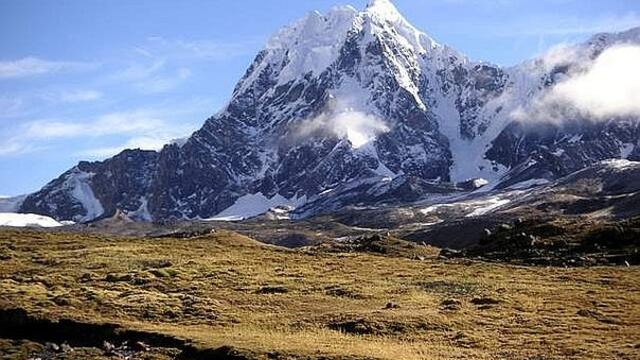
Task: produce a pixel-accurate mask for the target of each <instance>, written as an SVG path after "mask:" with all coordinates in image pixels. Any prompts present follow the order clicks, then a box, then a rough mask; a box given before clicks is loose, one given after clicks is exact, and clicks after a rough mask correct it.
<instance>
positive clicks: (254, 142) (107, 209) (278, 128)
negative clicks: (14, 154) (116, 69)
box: [20, 9, 640, 221]
mask: <svg viewBox="0 0 640 360" xmlns="http://www.w3.org/2000/svg"><path fill="white" fill-rule="evenodd" d="M323 24H334V25H335V26H334V27H335V29H333V28H332V29H330V30H331V31H327V29H324V28H322V26H325V25H323ZM318 27H320V30H317V29H316V28H318ZM314 29H316V30H314ZM340 29H346V30H340ZM334 30H335V32H336V33H341V31H344V36H343V37H336V39H335V40H332V42H331V43H329V44H325V43H322V41H324V40H323V39H324V36H328V34H327V32H329V33H331V32H334ZM314 31H315V33H314ZM300 34H305V36H309V37H310V38H308V39H307V38H300V36H302V35H300ZM308 34H312V35H308ZM313 34H315V35H313ZM329 35H331V36H333V34H329ZM313 36H316V37H317V38H318V39H319V40H318V39H316V38H314V37H313ZM596 40H597V39H596ZM596 40H592V42H593V44H591V45H589V46H592V47H593V48H594V52H596V51H600V52H601V51H602V49H604V48H605V47H606V46H609V45H610V44H611V42H612V40H611V39H610V38H606V39H604V40H602V41H596ZM306 42H312V43H313V42H320V43H321V44H318V47H317V48H321V49H323V51H326V49H327V45H330V46H329V47H331V46H333V47H335V49H332V50H331V51H332V54H333V55H332V56H333V57H332V58H331V61H330V62H328V63H327V64H326V66H323V67H320V68H314V67H313V66H309V65H308V64H309V63H315V62H320V61H324V60H323V57H322V56H320V55H309V54H313V51H310V50H308V49H307V48H304V46H306V45H304V43H306ZM297 47H301V48H297ZM305 56H309V57H310V58H305ZM567 71H568V70H567V68H562V67H558V68H556V69H553V70H552V71H551V73H546V74H544V75H543V76H542V78H541V79H540V87H544V86H550V85H544V84H545V79H547V80H548V79H551V80H553V79H554V78H555V74H556V73H564V72H567ZM514 77H515V76H513V71H510V70H509V71H508V70H505V69H502V68H500V67H497V66H494V65H490V64H486V63H472V62H470V61H469V60H467V59H466V58H465V57H464V56H463V55H461V54H459V53H457V52H455V51H454V50H452V49H450V48H448V47H446V46H441V45H438V44H436V43H435V42H433V40H431V39H430V38H429V37H428V36H426V35H425V34H422V33H419V32H417V31H416V30H415V29H413V28H412V27H410V26H408V23H406V22H405V21H404V20H397V19H395V17H391V18H387V17H386V15H384V14H377V13H371V12H368V11H365V12H361V13H357V12H355V11H354V10H353V9H351V10H349V9H339V10H334V11H332V13H330V14H328V15H327V16H326V17H322V16H320V15H317V14H311V15H309V16H308V17H307V18H305V19H304V20H302V21H301V22H298V23H296V24H294V25H292V26H291V27H289V28H287V29H285V30H284V32H282V33H279V34H278V35H277V36H276V37H275V40H273V41H272V42H270V45H269V46H267V48H266V49H265V50H263V51H261V52H260V53H259V54H258V55H257V56H256V58H255V60H254V62H253V64H252V65H251V66H250V67H249V69H248V70H247V72H246V73H245V75H244V76H243V78H242V79H241V80H240V82H239V83H238V84H237V86H236V88H235V89H234V93H233V96H232V99H231V101H230V102H229V104H228V106H227V107H226V108H225V109H224V110H223V111H221V112H220V113H219V114H217V115H215V116H213V117H211V118H209V119H208V120H207V121H206V122H205V123H204V125H203V127H202V128H201V129H200V130H198V131H197V132H195V133H194V134H193V135H192V136H191V137H190V138H189V139H188V140H187V141H186V142H185V143H184V144H181V145H178V144H169V145H167V146H165V147H164V148H163V149H162V150H161V151H159V152H152V151H141V150H127V151H124V152H123V153H121V154H119V155H117V156H115V157H113V158H111V159H107V160H105V161H102V162H94V163H87V162H82V163H80V164H79V165H78V166H76V167H75V168H73V169H72V170H69V171H68V172H66V173H65V174H63V175H62V176H60V177H59V178H58V179H56V180H53V181H52V182H51V183H49V184H48V185H46V186H45V187H44V188H43V189H42V190H40V191H38V192H37V193H34V194H32V195H30V196H29V197H27V199H26V200H25V201H24V203H23V204H22V206H21V208H20V211H21V212H30V213H38V214H44V215H48V216H51V217H54V218H55V219H58V220H74V221H90V220H93V219H96V218H99V217H103V216H107V217H108V216H112V215H113V214H115V213H116V211H118V210H120V211H122V212H123V213H126V214H128V215H129V216H130V217H132V218H134V219H139V220H152V219H153V220H163V219H197V218H210V217H213V216H214V215H216V214H218V213H220V212H221V211H223V210H224V209H226V208H228V207H229V206H231V205H233V204H234V202H235V201H236V200H237V199H238V198H240V197H242V196H244V195H247V194H256V193H259V192H260V193H262V194H263V195H264V196H265V197H267V198H272V197H274V196H276V195H280V196H282V197H284V198H287V199H306V200H307V204H306V205H305V206H304V207H302V208H301V209H299V211H298V215H299V216H303V215H304V214H307V215H310V214H317V213H323V212H327V211H331V210H335V209H337V208H339V207H341V206H345V205H349V204H354V203H376V202H381V201H387V202H389V201H390V202H393V201H415V200H417V199H419V198H420V197H421V196H423V195H425V194H427V193H429V192H434V191H435V192H440V191H441V189H442V188H447V187H448V186H449V187H451V186H450V185H446V183H448V182H450V181H460V182H463V181H465V180H468V179H453V178H452V175H451V167H452V166H453V165H454V159H455V158H456V157H455V155H456V154H455V153H454V151H455V149H454V148H453V146H452V141H454V140H455V141H458V142H464V141H475V140H476V139H478V138H480V137H482V136H486V133H487V132H488V129H489V128H490V127H491V126H492V125H493V124H495V123H496V122H497V120H496V119H498V118H499V117H500V116H503V115H504V114H502V112H503V109H502V106H498V107H495V106H493V107H490V106H489V104H492V103H493V102H495V101H496V100H497V99H499V98H501V97H502V96H503V95H504V94H505V93H507V92H508V91H509V90H510V89H512V88H513V87H514V86H515V85H514V82H515V81H516V80H515V79H514ZM551 80H550V81H551ZM547 82H549V81H547ZM551 83H552V82H549V84H551ZM532 91H539V89H532ZM447 106H449V107H450V108H451V110H450V111H449V110H443V109H448V108H447ZM344 114H347V115H344ZM340 115H343V116H345V117H346V118H347V120H349V121H351V118H355V117H358V116H360V117H361V116H365V117H367V119H375V120H376V121H377V122H379V123H380V124H381V125H380V124H379V126H378V128H376V129H374V130H371V129H369V128H364V129H363V128H362V127H361V126H360V125H361V124H360V125H359V123H358V122H357V121H355V120H354V121H353V124H343V123H344V122H345V121H343V123H340V124H334V123H332V122H331V121H333V120H332V119H333V118H336V116H340ZM367 121H372V120H367ZM347 122H348V121H347ZM452 122H457V123H454V124H453V125H454V126H453V128H455V129H456V131H455V132H451V131H449V130H447V129H445V128H451V126H449V125H451V124H452ZM634 124H635V125H634ZM365 125H367V126H370V125H371V124H365ZM358 126H360V127H358ZM341 127H346V128H345V129H342V128H341ZM352 133H356V134H358V135H360V136H366V137H367V139H366V140H367V142H366V143H365V144H364V145H362V146H356V145H361V144H355V143H354V141H353V139H352V138H351V137H350V135H351V134H352ZM445 134H446V135H445ZM496 134H497V137H496V138H495V139H491V140H493V141H492V142H491V143H490V146H489V147H488V148H487V149H483V150H482V151H486V154H485V155H484V157H485V158H486V159H487V160H490V161H492V162H493V163H495V164H496V166H497V164H499V165H502V166H504V167H505V168H507V169H511V172H509V173H508V174H507V176H506V178H505V179H506V180H505V182H504V183H503V185H504V186H508V185H510V184H513V183H516V182H520V181H524V180H528V179H532V178H540V177H543V178H549V179H551V178H556V177H558V176H563V175H566V174H568V173H570V172H572V171H575V170H578V169H580V168H583V167H585V166H588V165H590V164H592V163H594V162H596V161H598V160H602V159H607V158H616V157H618V158H619V157H621V156H622V155H628V156H629V158H630V159H634V158H640V153H639V151H640V149H638V147H637V146H636V147H635V149H631V151H630V153H629V154H621V149H622V148H623V147H624V146H625V144H627V145H626V146H629V145H628V144H637V139H638V138H639V137H640V132H639V128H638V125H637V123H634V122H633V121H628V122H624V121H611V122H608V123H601V124H592V125H585V126H582V127H578V126H576V127H567V128H557V127H554V126H551V125H550V126H547V127H542V128H540V127H538V128H536V129H535V130H532V129H528V128H526V127H524V126H522V125H519V124H517V123H511V124H509V125H505V127H504V128H503V129H502V130H501V131H499V132H497V133H496ZM457 151H459V150H457ZM387 178H395V179H394V180H393V181H391V182H388V179H387ZM383 180H384V181H383ZM345 187H346V188H345ZM451 188H452V187H451ZM334 189H337V190H339V191H333V192H332V193H331V194H330V195H327V194H326V192H327V191H331V190H334ZM450 190H451V191H458V190H460V189H453V188H452V189H450ZM334 194H340V196H338V197H333V196H337V195H334Z"/></svg>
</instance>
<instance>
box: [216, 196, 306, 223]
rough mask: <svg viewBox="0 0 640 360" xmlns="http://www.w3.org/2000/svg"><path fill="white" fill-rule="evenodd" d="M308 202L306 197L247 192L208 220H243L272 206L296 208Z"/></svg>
mask: <svg viewBox="0 0 640 360" xmlns="http://www.w3.org/2000/svg"><path fill="white" fill-rule="evenodd" d="M305 202H306V197H304V196H303V197H301V198H292V199H287V198H285V197H284V196H282V195H280V194H277V195H275V196H274V197H272V198H268V197H266V196H264V195H263V194H262V193H257V194H247V195H245V196H242V197H240V198H238V200H236V202H235V203H234V204H233V205H231V206H230V207H228V208H226V209H225V210H224V211H222V212H221V213H219V214H218V215H216V216H215V217H213V218H210V219H207V220H208V221H241V220H245V219H249V218H252V217H255V216H258V215H262V214H264V213H266V212H267V211H269V210H270V209H272V208H276V207H283V206H290V207H293V208H296V207H298V206H300V205H302V204H304V203H305Z"/></svg>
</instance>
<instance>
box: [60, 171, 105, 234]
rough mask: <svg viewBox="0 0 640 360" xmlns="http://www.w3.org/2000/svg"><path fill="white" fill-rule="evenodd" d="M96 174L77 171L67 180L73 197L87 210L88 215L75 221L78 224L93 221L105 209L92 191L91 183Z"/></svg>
mask: <svg viewBox="0 0 640 360" xmlns="http://www.w3.org/2000/svg"><path fill="white" fill-rule="evenodd" d="M94 175H95V174H93V173H88V172H84V171H81V170H79V169H75V171H74V172H73V173H72V174H71V175H70V176H69V177H68V178H67V181H66V184H65V185H66V186H67V187H68V188H69V189H72V190H71V196H72V197H73V198H74V199H75V200H77V201H78V202H79V203H80V204H81V205H82V207H83V208H84V209H85V210H86V212H87V213H86V215H85V216H82V217H78V218H76V219H73V220H75V221H78V222H86V221H91V220H94V219H96V218H98V217H99V216H101V215H102V214H104V208H103V207H102V204H101V203H100V200H98V198H96V196H95V194H94V193H93V190H92V189H91V185H90V181H91V178H92V177H93V176H94Z"/></svg>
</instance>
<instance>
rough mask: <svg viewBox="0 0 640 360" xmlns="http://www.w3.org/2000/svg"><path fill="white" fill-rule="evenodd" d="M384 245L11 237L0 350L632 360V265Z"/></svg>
mask: <svg viewBox="0 0 640 360" xmlns="http://www.w3.org/2000/svg"><path fill="white" fill-rule="evenodd" d="M378 245H380V244H378ZM382 245H384V244H382ZM387 246H391V247H394V248H395V249H408V250H404V251H388V254H387V255H382V254H381V253H380V252H374V251H372V249H373V248H371V247H362V248H358V249H355V251H349V252H340V251H339V250H336V249H325V248H322V247H316V248H313V247H311V248H303V249H299V250H289V249H284V248H279V247H274V246H270V245H263V244H260V243H258V242H256V241H253V240H251V239H249V238H246V237H244V236H241V235H238V234H236V233H233V232H229V231H217V232H215V233H213V234H209V235H205V236H201V237H196V238H190V239H172V238H164V239H143V238H111V237H106V236H96V235H79V234H66V233H47V232H35V231H27V230H24V231H12V230H3V231H2V232H0V338H2V339H1V340H0V353H2V354H4V355H3V356H2V358H5V359H11V358H14V359H23V358H27V357H32V358H41V359H62V358H65V359H66V358H77V359H84V358H94V359H109V358H113V357H114V356H118V355H122V356H124V355H123V354H125V355H128V356H130V358H132V359H170V358H174V357H176V356H177V357H178V358H188V359H205V358H207V359H211V358H221V359H267V358H268V359H400V358H401V359H425V358H426V359H555V358H563V359H596V358H597V359H634V358H637V353H638V347H639V346H640V339H639V338H638V334H640V286H639V284H638V278H639V277H640V268H638V267H590V268H584V267H582V268H558V267H555V268H554V267H551V268H543V267H540V268H529V267H520V266H512V265H503V264H489V263H482V262H476V261H469V260H442V259H439V258H437V257H436V256H435V255H430V252H428V251H426V252H425V251H423V250H420V249H419V248H416V247H411V246H409V245H408V244H407V243H404V242H402V241H399V240H398V241H393V242H388V243H387ZM373 250H375V249H373ZM416 251H420V255H419V256H418V255H417V253H415V252H416ZM63 319H64V321H63ZM105 324H115V325H105ZM34 329H35V330H34ZM126 340H129V343H128V344H125V345H123V342H124V341H126ZM47 343H48V344H47ZM63 344H64V345H63Z"/></svg>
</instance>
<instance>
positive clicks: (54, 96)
mask: <svg viewBox="0 0 640 360" xmlns="http://www.w3.org/2000/svg"><path fill="white" fill-rule="evenodd" d="M42 97H43V98H44V99H46V100H48V101H50V102H61V103H71V104H74V103H81V102H90V101H96V100H99V99H101V98H102V97H103V94H102V92H100V91H97V90H91V89H68V90H58V91H47V92H45V93H44V94H43V95H42Z"/></svg>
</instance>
